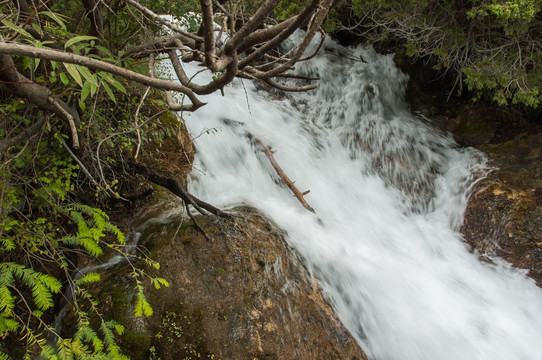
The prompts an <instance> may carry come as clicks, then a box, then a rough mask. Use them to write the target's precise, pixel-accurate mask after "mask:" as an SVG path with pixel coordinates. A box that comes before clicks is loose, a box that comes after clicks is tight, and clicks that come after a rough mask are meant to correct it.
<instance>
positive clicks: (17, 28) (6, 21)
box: [2, 19, 34, 40]
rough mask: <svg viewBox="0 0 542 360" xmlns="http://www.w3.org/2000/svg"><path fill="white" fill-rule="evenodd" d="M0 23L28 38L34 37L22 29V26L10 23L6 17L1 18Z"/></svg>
mask: <svg viewBox="0 0 542 360" xmlns="http://www.w3.org/2000/svg"><path fill="white" fill-rule="evenodd" d="M2 23H3V24H4V25H6V26H7V27H8V28H10V29H11V30H13V31H15V32H17V33H19V34H21V35H23V36H24V37H26V38H28V39H32V40H34V37H33V36H32V35H30V33H29V32H28V31H26V30H24V29H23V28H21V27H19V26H17V25H15V24H14V23H12V22H11V21H9V20H7V19H4V20H2Z"/></svg>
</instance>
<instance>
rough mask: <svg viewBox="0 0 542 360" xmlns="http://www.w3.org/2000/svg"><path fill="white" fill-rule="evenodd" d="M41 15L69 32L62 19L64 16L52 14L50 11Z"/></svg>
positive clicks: (42, 12)
mask: <svg viewBox="0 0 542 360" xmlns="http://www.w3.org/2000/svg"><path fill="white" fill-rule="evenodd" d="M39 14H40V15H45V16H47V17H48V18H50V19H51V20H53V21H54V22H56V23H57V24H58V25H59V26H60V27H61V28H62V30H64V31H67V28H66V24H65V23H64V21H62V18H63V17H64V16H61V15H59V14H55V13H52V12H50V11H41V12H40V13H39Z"/></svg>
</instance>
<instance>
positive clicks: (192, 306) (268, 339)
mask: <svg viewBox="0 0 542 360" xmlns="http://www.w3.org/2000/svg"><path fill="white" fill-rule="evenodd" d="M179 217H180V216H179V215H174V216H173V218H176V219H175V220H172V219H171V218H170V219H166V220H162V221H160V223H159V225H158V226H154V225H151V226H147V227H146V229H144V230H142V233H141V239H142V240H141V241H142V243H141V245H143V246H144V247H146V248H147V249H148V250H150V257H151V258H152V259H154V260H157V261H158V262H159V263H160V264H161V268H160V269H159V270H155V271H154V273H153V275H156V276H161V277H164V278H166V279H167V280H168V281H169V283H170V286H169V287H168V288H164V287H162V288H161V289H159V290H155V289H151V290H150V291H149V292H147V293H146V296H147V299H148V300H149V302H150V303H151V305H152V307H153V310H154V314H153V315H152V316H151V317H149V318H135V317H133V315H132V313H133V305H134V302H135V300H134V299H132V298H131V297H130V296H129V295H130V292H131V290H130V289H131V288H132V287H133V285H130V279H129V275H128V273H129V271H130V270H129V267H128V266H125V267H124V270H122V269H119V271H117V272H116V273H115V274H114V277H115V279H114V280H112V281H110V282H109V283H111V282H114V283H116V284H119V285H116V286H114V287H112V286H110V285H108V283H104V285H103V286H102V287H101V288H100V290H99V291H100V292H101V294H100V297H101V298H102V299H107V300H108V302H106V303H107V304H109V305H108V306H107V308H104V309H102V310H103V311H104V312H105V313H106V314H107V313H109V314H111V313H115V315H116V317H117V318H118V317H119V316H120V317H121V318H124V323H125V324H126V325H127V329H126V333H125V335H124V336H123V337H122V339H121V341H120V342H119V343H120V344H121V347H123V348H124V349H125V350H126V353H127V354H129V355H130V356H131V357H132V358H133V359H149V358H151V359H158V358H160V359H162V360H168V359H171V360H173V359H175V360H178V359H200V358H201V359H238V360H243V359H247V360H254V359H269V360H271V359H277V360H278V359H296V360H297V359H301V360H302V359H307V360H309V359H310V360H314V359H352V360H354V359H358V360H361V359H366V357H365V355H364V354H363V352H362V350H361V349H360V348H359V346H358V345H357V343H356V341H355V340H354V339H353V338H352V336H351V335H350V334H349V333H348V331H347V330H346V329H345V328H344V327H343V326H342V325H341V324H340V323H339V322H338V320H337V319H336V318H335V316H334V314H333V310H332V308H331V307H330V306H329V304H328V303H327V302H326V300H325V299H324V298H323V297H322V294H321V292H320V289H319V288H318V285H317V283H316V281H315V280H314V279H313V278H311V276H310V275H309V274H308V273H307V271H306V270H305V269H304V268H303V266H302V263H301V262H300V260H299V259H298V256H297V255H296V254H295V252H294V251H293V250H292V249H290V248H289V247H288V245H287V244H286V243H285V241H284V238H283V236H282V234H281V232H280V230H278V229H277V228H276V227H275V226H274V225H272V224H271V223H269V222H268V221H267V220H265V219H264V218H263V217H262V216H261V215H259V214H257V213H255V212H254V210H251V209H243V211H242V212H240V213H239V214H238V215H235V216H234V217H233V218H232V219H228V220H219V219H212V218H207V217H198V218H197V221H198V223H199V224H200V225H201V227H202V228H203V229H205V232H206V236H207V238H206V237H205V236H204V235H203V234H202V233H201V231H199V230H198V229H197V228H196V227H194V226H193V225H192V223H191V222H190V221H188V220H184V221H181V220H180V219H179ZM153 270H154V269H152V268H150V267H149V269H148V271H149V272H151V273H152V272H153ZM122 284H124V285H122ZM115 293H116V295H115ZM120 294H122V295H120Z"/></svg>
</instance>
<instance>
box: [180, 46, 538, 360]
mask: <svg viewBox="0 0 542 360" xmlns="http://www.w3.org/2000/svg"><path fill="white" fill-rule="evenodd" d="M324 48H325V50H324V51H322V53H321V55H319V56H318V57H316V58H314V59H313V60H311V61H309V62H307V63H304V64H302V65H298V66H297V71H298V72H301V73H304V74H307V75H311V76H316V77H320V78H321V80H320V81H319V82H318V84H319V88H318V89H317V90H314V91H311V92H307V93H296V94H290V95H288V97H287V98H279V97H277V96H275V97H274V98H272V97H271V96H270V95H269V94H268V93H266V92H265V91H258V90H257V89H256V88H255V86H254V85H253V84H252V83H250V82H248V81H246V80H245V81H244V82H241V81H240V80H236V81H235V82H234V83H233V84H232V85H230V86H227V87H226V88H225V89H224V91H225V96H224V97H222V96H221V95H220V94H219V93H217V94H213V95H210V96H207V97H205V98H204V99H203V100H204V101H205V102H207V103H208V104H207V105H206V106H204V107H203V108H201V109H199V110H198V111H196V112H195V113H193V114H188V115H187V114H185V115H184V117H185V119H186V124H187V126H188V128H189V131H190V132H191V134H192V135H193V137H194V138H195V145H196V160H195V164H194V170H193V172H192V179H191V182H190V190H191V191H192V192H193V193H194V194H195V195H197V196H199V197H200V198H202V199H204V200H206V201H209V202H210V203H212V204H214V205H217V206H221V207H225V208H228V207H232V206H235V205H238V204H240V203H243V204H250V205H252V206H255V207H257V208H259V209H261V211H263V212H264V213H265V214H266V215H267V216H268V217H269V218H271V219H272V220H273V221H274V222H276V223H277V224H278V225H279V226H280V227H281V228H283V229H284V230H286V231H287V234H288V241H289V242H290V243H291V244H292V245H293V246H294V247H295V248H296V249H297V250H298V251H299V252H300V253H301V254H302V255H303V256H304V258H305V259H306V262H307V266H308V267H309V269H310V270H311V271H312V272H313V273H314V274H315V276H316V277H317V278H318V279H319V280H320V282H321V285H322V287H323V289H324V291H325V293H326V295H327V296H328V297H329V299H330V301H331V302H332V304H333V306H334V307H335V309H336V310H337V313H338V315H339V317H340V319H341V320H342V321H343V323H344V324H345V325H346V326H347V328H348V329H349V330H350V331H351V332H352V334H353V335H354V336H355V337H356V339H357V340H358V341H359V342H360V344H361V345H362V347H363V348H364V350H365V351H366V352H367V354H368V356H369V357H370V358H371V359H379V360H387V359H410V360H424V359H427V360H440V359H447V360H448V359H449V360H470V359H476V360H486V359H487V360H497V359H503V360H515V359H518V360H520V359H525V360H527V359H529V360H535V359H542V291H541V290H540V289H539V288H537V287H536V286H535V285H534V282H533V281H531V280H530V279H528V278H527V277H526V276H525V274H524V273H523V272H521V271H518V270H514V269H512V268H511V267H510V266H508V265H507V264H506V263H504V262H503V261H500V260H498V259H495V261H494V263H492V264H490V263H483V262H480V261H478V259H477V256H476V255H475V254H471V253H469V251H468V248H467V246H466V245H465V244H464V243H463V242H462V239H461V235H460V234H459V233H458V230H459V226H460V225H461V221H462V220H461V219H462V216H463V212H464V208H465V204H466V200H467V194H468V191H469V188H470V187H472V185H473V183H474V181H475V180H476V178H478V177H479V176H481V174H483V172H484V171H485V164H484V158H483V156H481V155H480V154H478V153H477V152H476V151H474V150H471V149H460V148H458V146H457V145H456V144H455V143H454V142H453V141H452V140H451V139H450V138H448V137H446V136H444V135H443V134H440V133H438V132H436V131H435V130H432V129H431V128H430V127H429V126H428V125H426V124H424V122H423V121H421V119H420V118H417V117H416V116H414V115H412V114H411V113H410V112H409V110H408V107H407V105H406V104H405V102H404V92H405V91H406V83H407V79H406V77H405V76H404V75H403V74H402V73H401V72H400V71H398V70H397V69H396V68H395V67H394V65H393V61H392V59H391V57H389V56H382V55H378V54H376V53H375V52H374V51H373V50H371V49H365V48H357V49H350V48H343V47H340V46H339V45H336V44H334V43H332V42H331V41H327V42H326V44H325V47H324ZM187 68H188V69H189V70H190V69H192V71H194V69H193V68H191V66H187ZM210 76H211V75H210V74H201V75H198V77H196V82H197V81H201V82H203V81H204V79H209V78H210ZM198 79H200V80H198ZM292 102H293V103H295V104H296V105H295V106H293V105H292ZM255 138H258V139H260V140H261V141H262V142H263V143H265V144H266V145H268V146H270V147H271V148H272V149H273V151H274V157H275V159H276V161H277V162H278V164H279V165H280V166H281V167H282V169H283V170H284V172H285V173H286V174H287V175H288V177H289V178H290V179H292V180H293V181H295V185H296V186H297V187H298V188H299V190H300V191H305V190H310V193H309V194H308V195H306V196H305V199H306V200H307V202H308V203H309V204H310V206H312V208H314V210H315V213H311V212H309V211H307V210H306V209H305V208H303V207H302V206H301V204H300V203H299V202H298V201H297V200H296V199H295V197H294V196H293V195H292V193H291V192H290V191H289V190H288V188H287V187H286V186H285V185H284V184H283V183H282V182H281V181H280V179H279V177H278V176H277V174H276V172H275V170H274V169H273V167H272V165H271V163H270V162H269V160H268V158H267V157H266V156H265V154H264V153H263V151H262V149H261V147H260V146H259V145H258V144H256V143H255V141H254V139H255Z"/></svg>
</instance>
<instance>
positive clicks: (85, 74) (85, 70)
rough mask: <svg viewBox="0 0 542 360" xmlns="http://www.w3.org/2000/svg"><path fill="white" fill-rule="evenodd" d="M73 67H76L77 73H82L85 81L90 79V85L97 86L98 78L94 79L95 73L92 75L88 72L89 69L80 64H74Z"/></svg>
mask: <svg viewBox="0 0 542 360" xmlns="http://www.w3.org/2000/svg"><path fill="white" fill-rule="evenodd" d="M75 67H76V68H77V70H78V71H79V73H80V74H81V75H83V77H84V78H85V79H86V80H87V81H90V82H91V83H92V85H94V86H96V87H97V86H98V79H96V75H94V74H93V73H91V72H90V70H89V69H88V68H87V67H86V66H81V65H75Z"/></svg>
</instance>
